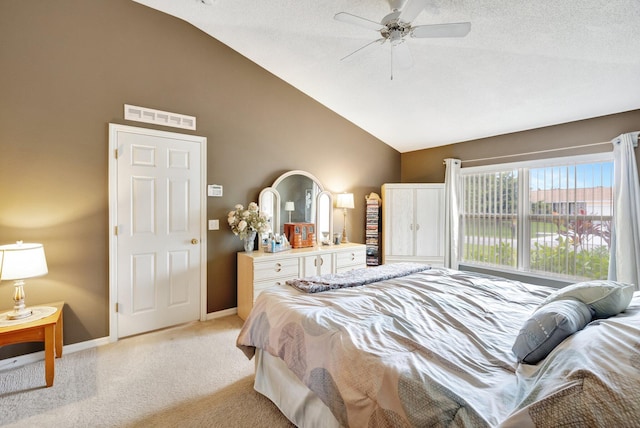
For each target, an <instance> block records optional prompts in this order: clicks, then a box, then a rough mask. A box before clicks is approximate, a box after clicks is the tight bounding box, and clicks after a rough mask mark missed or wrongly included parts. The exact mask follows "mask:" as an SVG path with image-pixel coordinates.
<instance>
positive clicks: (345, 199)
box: [336, 193, 354, 208]
mask: <svg viewBox="0 0 640 428" xmlns="http://www.w3.org/2000/svg"><path fill="white" fill-rule="evenodd" d="M336 208H354V204H353V193H338V197H337V198H336Z"/></svg>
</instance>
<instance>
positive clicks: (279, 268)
mask: <svg viewBox="0 0 640 428" xmlns="http://www.w3.org/2000/svg"><path fill="white" fill-rule="evenodd" d="M281 270H282V265H281V264H280V263H276V269H275V271H276V272H280V271H281Z"/></svg>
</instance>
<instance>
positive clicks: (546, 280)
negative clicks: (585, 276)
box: [458, 263, 580, 288]
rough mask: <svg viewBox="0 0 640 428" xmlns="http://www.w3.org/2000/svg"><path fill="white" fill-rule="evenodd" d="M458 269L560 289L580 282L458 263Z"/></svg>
mask: <svg viewBox="0 0 640 428" xmlns="http://www.w3.org/2000/svg"><path fill="white" fill-rule="evenodd" d="M458 269H460V270H463V271H467V272H478V273H484V274H487V275H494V276H499V277H502V278H507V279H512V280H514V281H521V282H526V283H528V284H536V285H545V286H547V287H553V288H562V287H565V286H567V285H570V284H573V283H575V282H579V281H580V280H571V279H566V278H557V277H555V278H554V277H549V276H542V275H539V274H534V273H530V272H519V271H514V270H507V269H496V268H494V267H489V266H479V265H473V264H465V263H460V264H459V265H458Z"/></svg>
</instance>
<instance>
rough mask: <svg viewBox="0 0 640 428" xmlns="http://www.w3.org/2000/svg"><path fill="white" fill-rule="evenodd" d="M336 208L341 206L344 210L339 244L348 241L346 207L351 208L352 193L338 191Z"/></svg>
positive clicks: (352, 205) (352, 206)
mask: <svg viewBox="0 0 640 428" xmlns="http://www.w3.org/2000/svg"><path fill="white" fill-rule="evenodd" d="M336 208H342V209H343V210H344V225H343V226H342V239H341V240H340V243H341V244H346V243H347V242H349V239H348V238H347V209H353V208H354V204H353V193H339V194H338V197H337V198H336Z"/></svg>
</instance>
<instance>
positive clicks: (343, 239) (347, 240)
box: [340, 227, 349, 244]
mask: <svg viewBox="0 0 640 428" xmlns="http://www.w3.org/2000/svg"><path fill="white" fill-rule="evenodd" d="M340 243H341V244H348V243H349V238H347V228H346V227H345V228H344V229H342V239H341V240H340Z"/></svg>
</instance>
